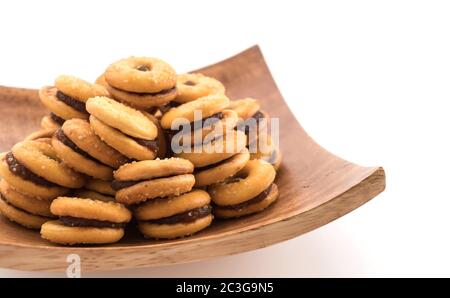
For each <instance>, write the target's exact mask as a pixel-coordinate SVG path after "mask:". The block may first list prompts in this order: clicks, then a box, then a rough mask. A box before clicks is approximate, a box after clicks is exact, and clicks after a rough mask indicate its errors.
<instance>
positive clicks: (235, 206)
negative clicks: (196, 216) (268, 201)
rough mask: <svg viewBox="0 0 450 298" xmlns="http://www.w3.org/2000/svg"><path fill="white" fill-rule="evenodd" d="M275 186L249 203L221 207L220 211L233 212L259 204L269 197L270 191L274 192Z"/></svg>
mask: <svg viewBox="0 0 450 298" xmlns="http://www.w3.org/2000/svg"><path fill="white" fill-rule="evenodd" d="M272 186H273V184H270V186H269V187H268V188H266V189H265V190H264V191H263V192H262V193H260V194H259V195H257V196H256V197H254V198H253V199H250V200H248V201H245V202H242V203H239V204H235V205H229V206H219V207H218V208H220V209H231V210H241V209H243V208H245V207H247V206H249V205H252V204H256V203H259V202H261V201H263V200H264V199H265V198H267V196H268V195H269V193H270V191H271V190H272Z"/></svg>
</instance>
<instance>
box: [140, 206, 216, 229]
mask: <svg viewBox="0 0 450 298" xmlns="http://www.w3.org/2000/svg"><path fill="white" fill-rule="evenodd" d="M211 211H212V207H211V206H210V205H205V206H203V207H200V208H196V209H192V210H189V211H187V212H184V213H180V214H176V215H173V216H169V217H164V218H160V219H154V220H149V221H147V222H148V223H152V224H159V225H164V224H169V225H170V224H177V223H189V222H193V221H195V220H197V219H199V218H202V217H205V216H208V215H209V214H211Z"/></svg>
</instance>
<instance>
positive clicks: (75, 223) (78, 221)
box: [59, 216, 125, 229]
mask: <svg viewBox="0 0 450 298" xmlns="http://www.w3.org/2000/svg"><path fill="white" fill-rule="evenodd" d="M59 220H60V221H61V222H62V224H63V225H65V226H68V227H94V228H113V229H121V228H124V227H125V223H116V222H110V221H101V220H95V219H85V218H78V217H72V216H61V217H60V218H59Z"/></svg>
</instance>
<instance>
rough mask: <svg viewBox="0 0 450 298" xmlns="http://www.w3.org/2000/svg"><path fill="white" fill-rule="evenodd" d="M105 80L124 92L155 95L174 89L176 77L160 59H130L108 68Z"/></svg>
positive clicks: (173, 71) (170, 68)
mask: <svg viewBox="0 0 450 298" xmlns="http://www.w3.org/2000/svg"><path fill="white" fill-rule="evenodd" d="M105 79H106V81H107V82H108V84H110V85H111V86H113V87H116V88H117V89H121V90H124V91H129V92H137V93H156V92H160V91H162V90H167V89H171V88H173V87H175V85H176V80H177V76H176V72H175V70H174V69H173V68H172V67H171V66H170V65H169V64H168V63H166V62H164V61H162V60H160V59H157V58H150V57H130V58H127V59H122V60H119V61H117V62H115V63H113V64H111V65H110V66H108V68H107V69H106V71H105Z"/></svg>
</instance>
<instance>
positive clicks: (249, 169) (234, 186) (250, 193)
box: [208, 159, 276, 206]
mask: <svg viewBox="0 0 450 298" xmlns="http://www.w3.org/2000/svg"><path fill="white" fill-rule="evenodd" d="M275 175H276V172H275V169H274V168H273V167H272V165H271V164H269V163H268V162H265V161H263V160H260V159H254V160H250V161H249V162H247V164H246V165H245V167H244V168H243V169H242V170H241V171H239V172H238V173H237V174H236V178H238V179H232V180H231V181H225V182H222V183H218V184H214V185H212V186H210V188H209V189H208V190H209V194H210V195H211V198H212V200H213V202H214V203H215V204H216V205H219V206H227V205H236V204H240V203H243V202H245V201H248V200H251V199H252V198H254V197H256V196H257V195H259V194H260V193H262V192H263V191H264V190H266V189H267V188H268V187H269V186H270V185H271V184H272V183H273V181H274V180H275Z"/></svg>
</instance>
